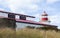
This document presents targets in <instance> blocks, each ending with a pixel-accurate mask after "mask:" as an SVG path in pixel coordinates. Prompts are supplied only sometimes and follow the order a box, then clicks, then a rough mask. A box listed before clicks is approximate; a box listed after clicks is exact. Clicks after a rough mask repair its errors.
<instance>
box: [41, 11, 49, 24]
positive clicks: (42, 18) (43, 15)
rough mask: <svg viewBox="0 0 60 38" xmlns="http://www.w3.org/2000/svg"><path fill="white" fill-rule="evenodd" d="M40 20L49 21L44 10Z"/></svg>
mask: <svg viewBox="0 0 60 38" xmlns="http://www.w3.org/2000/svg"><path fill="white" fill-rule="evenodd" d="M40 19H41V22H42V23H50V21H49V19H48V14H47V13H46V12H45V11H44V12H43V14H42V15H41V18H40Z"/></svg>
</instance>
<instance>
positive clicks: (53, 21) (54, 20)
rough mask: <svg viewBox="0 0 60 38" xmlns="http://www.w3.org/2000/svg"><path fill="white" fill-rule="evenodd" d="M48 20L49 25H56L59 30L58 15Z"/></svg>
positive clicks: (59, 16)
mask: <svg viewBox="0 0 60 38" xmlns="http://www.w3.org/2000/svg"><path fill="white" fill-rule="evenodd" d="M49 20H50V21H51V24H53V25H57V26H58V28H60V15H59V14H58V15H52V16H49Z"/></svg>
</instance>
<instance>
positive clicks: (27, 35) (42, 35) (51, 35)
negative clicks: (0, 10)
mask: <svg viewBox="0 0 60 38" xmlns="http://www.w3.org/2000/svg"><path fill="white" fill-rule="evenodd" d="M0 38H60V32H55V31H50V30H49V31H43V30H36V29H20V30H17V31H13V30H11V29H0Z"/></svg>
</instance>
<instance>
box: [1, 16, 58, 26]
mask: <svg viewBox="0 0 60 38" xmlns="http://www.w3.org/2000/svg"><path fill="white" fill-rule="evenodd" d="M0 18H7V19H12V20H16V22H24V23H30V24H37V25H43V26H54V27H57V26H55V25H50V24H43V23H40V22H36V21H31V20H20V19H13V18H8V17H2V16H0Z"/></svg>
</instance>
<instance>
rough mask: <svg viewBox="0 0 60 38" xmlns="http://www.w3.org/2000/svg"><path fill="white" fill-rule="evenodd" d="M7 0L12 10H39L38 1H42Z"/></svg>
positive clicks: (40, 0) (39, 0)
mask: <svg viewBox="0 0 60 38" xmlns="http://www.w3.org/2000/svg"><path fill="white" fill-rule="evenodd" d="M6 2H7V3H8V6H9V8H10V9H11V11H12V12H20V11H23V12H25V11H24V10H32V11H34V10H38V5H37V4H36V3H38V2H42V0H6Z"/></svg>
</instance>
